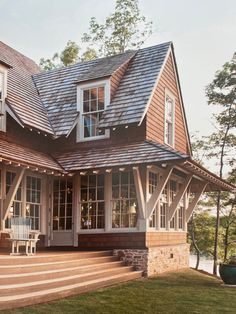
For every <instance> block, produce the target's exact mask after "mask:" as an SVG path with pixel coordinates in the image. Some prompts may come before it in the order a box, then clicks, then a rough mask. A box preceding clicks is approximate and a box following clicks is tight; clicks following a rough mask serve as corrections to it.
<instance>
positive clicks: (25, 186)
mask: <svg viewBox="0 0 236 314" xmlns="http://www.w3.org/2000/svg"><path fill="white" fill-rule="evenodd" d="M15 176H16V173H15V172H14V171H11V170H7V171H6V187H5V188H6V193H8V192H9V190H10V188H11V186H12V184H13V181H14V178H15ZM41 181H42V179H41V178H39V177H37V176H30V175H27V176H25V177H24V178H23V179H22V181H21V183H20V185H19V187H18V189H17V192H16V195H15V198H14V201H13V204H12V208H11V209H10V212H9V216H8V218H7V219H6V221H5V228H10V227H11V226H10V219H9V218H12V217H29V218H30V219H31V229H32V230H40V215H41V208H42V183H41Z"/></svg>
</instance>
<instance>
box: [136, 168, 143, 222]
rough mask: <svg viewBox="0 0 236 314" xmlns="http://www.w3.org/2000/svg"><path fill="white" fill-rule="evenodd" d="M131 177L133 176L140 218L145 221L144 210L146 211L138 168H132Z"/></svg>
mask: <svg viewBox="0 0 236 314" xmlns="http://www.w3.org/2000/svg"><path fill="white" fill-rule="evenodd" d="M133 175H134V184H135V189H136V193H137V201H138V208H139V213H140V218H141V219H145V210H146V206H145V197H144V192H143V186H142V180H141V176H140V171H139V167H133Z"/></svg>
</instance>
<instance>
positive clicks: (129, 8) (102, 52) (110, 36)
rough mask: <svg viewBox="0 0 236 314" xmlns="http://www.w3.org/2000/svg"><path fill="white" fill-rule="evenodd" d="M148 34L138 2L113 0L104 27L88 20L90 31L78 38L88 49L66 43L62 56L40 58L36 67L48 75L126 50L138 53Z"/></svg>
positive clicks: (59, 54)
mask: <svg viewBox="0 0 236 314" xmlns="http://www.w3.org/2000/svg"><path fill="white" fill-rule="evenodd" d="M151 34H152V22H147V20H146V18H145V17H144V16H142V15H141V12H140V9H139V6H138V0H116V6H115V10H114V12H113V13H112V14H110V15H109V16H108V17H107V18H106V19H105V23H104V24H99V23H98V22H97V20H96V18H95V17H92V18H91V19H90V22H89V31H88V32H87V33H84V34H83V36H82V38H81V42H82V43H84V45H86V47H87V48H86V49H85V50H84V51H83V52H82V51H81V49H80V46H78V45H77V44H76V43H75V42H73V41H70V40H69V41H68V43H67V45H66V47H65V48H64V50H63V51H62V52H61V53H55V54H54V55H53V57H52V58H51V59H44V58H41V59H40V62H39V65H40V67H41V68H42V69H43V70H46V71H47V70H51V69H55V68H59V67H63V66H68V65H71V64H74V63H76V62H78V61H89V60H93V59H96V58H98V57H105V56H111V55H115V54H118V53H122V52H124V51H126V50H128V49H139V48H140V47H141V46H142V45H143V43H144V42H145V40H146V39H147V38H148V37H149V36H150V35H151ZM80 53H81V55H80Z"/></svg>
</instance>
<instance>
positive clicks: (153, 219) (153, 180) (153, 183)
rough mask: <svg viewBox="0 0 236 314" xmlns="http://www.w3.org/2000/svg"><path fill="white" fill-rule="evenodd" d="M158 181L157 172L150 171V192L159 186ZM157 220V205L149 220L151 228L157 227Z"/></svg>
mask: <svg viewBox="0 0 236 314" xmlns="http://www.w3.org/2000/svg"><path fill="white" fill-rule="evenodd" d="M157 182H158V174H157V173H155V172H152V171H149V181H148V192H149V194H150V195H152V194H153V192H154V191H155V189H156V188H157ZM156 220H157V206H156V208H155V209H154V211H153V213H152V215H151V217H150V220H149V227H150V228H156Z"/></svg>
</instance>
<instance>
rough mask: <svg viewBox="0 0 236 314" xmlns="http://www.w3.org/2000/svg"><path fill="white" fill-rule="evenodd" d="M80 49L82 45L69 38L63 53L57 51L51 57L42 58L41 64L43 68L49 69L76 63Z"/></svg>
mask: <svg viewBox="0 0 236 314" xmlns="http://www.w3.org/2000/svg"><path fill="white" fill-rule="evenodd" d="M79 51H80V47H79V46H78V45H77V44H76V43H75V42H74V41H71V40H69V41H68V42H67V44H66V47H65V48H64V49H63V50H62V52H61V53H58V52H57V53H55V54H54V55H53V57H52V58H51V59H44V58H41V59H40V61H39V65H40V67H41V68H42V69H43V70H45V71H48V70H53V69H56V68H61V67H63V66H68V65H72V64H75V63H76V62H78V60H79Z"/></svg>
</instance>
